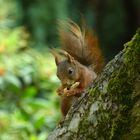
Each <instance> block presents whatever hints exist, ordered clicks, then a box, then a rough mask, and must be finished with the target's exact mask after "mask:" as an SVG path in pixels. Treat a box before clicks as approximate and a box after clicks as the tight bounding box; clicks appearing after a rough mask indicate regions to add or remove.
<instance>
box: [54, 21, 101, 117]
mask: <svg viewBox="0 0 140 140" xmlns="http://www.w3.org/2000/svg"><path fill="white" fill-rule="evenodd" d="M60 41H61V44H62V49H63V50H64V51H58V52H56V51H52V52H53V55H54V57H55V62H56V65H57V76H58V78H59V79H60V81H61V84H62V86H61V87H60V88H59V89H58V90H57V92H58V95H60V96H61V98H62V101H61V111H62V114H63V115H64V116H65V115H66V114H67V112H68V110H69V108H70V106H71V105H72V103H73V101H74V100H75V99H77V98H78V97H79V96H81V93H82V92H83V91H84V90H85V89H86V88H87V87H88V86H89V85H90V84H91V83H92V81H93V80H94V79H95V78H96V76H97V75H96V74H97V73H99V72H100V71H101V70H102V68H103V66H104V58H103V55H102V53H101V50H100V48H99V47H98V39H97V37H96V36H95V35H93V34H92V33H91V31H89V30H88V29H86V28H84V29H83V30H82V31H81V29H80V27H79V26H78V25H77V24H76V23H74V22H73V21H70V22H68V23H67V24H66V28H65V29H64V28H63V30H62V29H61V30H60ZM62 56H63V57H64V59H62V58H61V57H62ZM90 65H94V69H92V70H91V69H90V68H89V66H90Z"/></svg>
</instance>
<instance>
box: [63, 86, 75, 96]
mask: <svg viewBox="0 0 140 140" xmlns="http://www.w3.org/2000/svg"><path fill="white" fill-rule="evenodd" d="M75 94H76V92H75V90H73V89H67V88H65V89H64V93H63V95H64V96H73V95H75Z"/></svg>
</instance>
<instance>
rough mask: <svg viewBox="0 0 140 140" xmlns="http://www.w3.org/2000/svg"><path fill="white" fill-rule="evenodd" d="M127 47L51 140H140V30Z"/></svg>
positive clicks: (67, 117) (79, 101) (73, 107)
mask: <svg viewBox="0 0 140 140" xmlns="http://www.w3.org/2000/svg"><path fill="white" fill-rule="evenodd" d="M124 46H125V48H124V50H123V51H121V52H120V53H119V54H118V55H116V56H115V58H114V59H113V60H112V61H110V62H109V63H108V64H107V65H106V67H105V68H104V70H103V72H102V73H101V75H99V76H98V77H97V79H96V80H95V81H94V82H93V84H92V86H91V87H89V89H87V90H86V91H85V93H84V94H83V96H82V97H80V98H79V99H78V102H76V103H74V105H73V106H72V107H71V109H70V111H69V113H68V114H67V116H66V118H65V120H64V122H63V123H62V125H61V126H58V127H57V128H56V129H55V130H54V131H53V132H52V133H50V135H49V137H48V140H87V139H88V140H93V139H96V140H98V139H99V140H100V139H126V138H127V139H128V138H130V139H133V138H134V139H139V138H140V30H138V31H137V33H136V35H135V36H134V37H133V38H132V40H131V41H130V42H128V43H126V44H125V45H124Z"/></svg>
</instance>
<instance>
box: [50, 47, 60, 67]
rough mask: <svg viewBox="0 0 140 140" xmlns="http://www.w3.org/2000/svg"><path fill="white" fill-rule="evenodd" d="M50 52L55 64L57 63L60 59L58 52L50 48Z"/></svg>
mask: <svg viewBox="0 0 140 140" xmlns="http://www.w3.org/2000/svg"><path fill="white" fill-rule="evenodd" d="M50 52H51V54H52V55H53V56H54V59H55V63H56V65H58V64H59V63H60V61H61V58H60V55H59V54H58V52H57V51H56V50H55V49H51V50H50Z"/></svg>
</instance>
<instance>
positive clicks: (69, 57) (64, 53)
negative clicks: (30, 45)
mask: <svg viewBox="0 0 140 140" xmlns="http://www.w3.org/2000/svg"><path fill="white" fill-rule="evenodd" d="M59 53H60V55H64V56H65V57H66V58H67V60H68V62H70V63H74V62H75V60H74V58H73V57H72V56H71V55H70V54H69V53H67V52H66V51H60V52H59Z"/></svg>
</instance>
